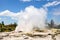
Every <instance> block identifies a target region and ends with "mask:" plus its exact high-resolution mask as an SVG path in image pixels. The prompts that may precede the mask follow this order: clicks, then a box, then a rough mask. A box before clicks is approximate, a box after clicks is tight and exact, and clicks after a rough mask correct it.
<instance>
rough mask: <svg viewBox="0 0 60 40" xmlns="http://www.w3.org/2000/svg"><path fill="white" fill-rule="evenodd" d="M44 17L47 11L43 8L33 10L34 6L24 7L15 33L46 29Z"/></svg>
mask: <svg viewBox="0 0 60 40" xmlns="http://www.w3.org/2000/svg"><path fill="white" fill-rule="evenodd" d="M46 15H47V10H46V9H44V8H35V7H34V6H29V7H26V8H25V10H24V11H21V12H20V16H19V18H18V19H19V20H18V26H17V27H16V29H15V31H16V32H18V31H24V32H30V31H32V29H33V27H39V28H41V29H44V28H46V27H45V20H46Z"/></svg>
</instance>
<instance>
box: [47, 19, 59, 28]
mask: <svg viewBox="0 0 60 40" xmlns="http://www.w3.org/2000/svg"><path fill="white" fill-rule="evenodd" d="M47 24H48V28H50V29H51V28H56V29H60V24H55V23H54V21H53V20H51V21H50V23H47Z"/></svg>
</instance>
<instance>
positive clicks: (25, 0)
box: [20, 0, 31, 2]
mask: <svg viewBox="0 0 60 40" xmlns="http://www.w3.org/2000/svg"><path fill="white" fill-rule="evenodd" d="M20 1H23V2H30V1H31V0H20Z"/></svg>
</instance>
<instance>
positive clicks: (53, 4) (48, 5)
mask: <svg viewBox="0 0 60 40" xmlns="http://www.w3.org/2000/svg"><path fill="white" fill-rule="evenodd" d="M59 4H60V2H58V1H53V2H48V3H47V4H45V5H44V6H43V7H50V6H56V5H59Z"/></svg>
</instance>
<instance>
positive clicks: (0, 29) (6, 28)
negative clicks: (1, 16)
mask: <svg viewBox="0 0 60 40" xmlns="http://www.w3.org/2000/svg"><path fill="white" fill-rule="evenodd" d="M16 26H17V24H16V23H14V24H9V25H5V24H4V22H3V21H2V23H0V32H10V31H13V30H15V28H16Z"/></svg>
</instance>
